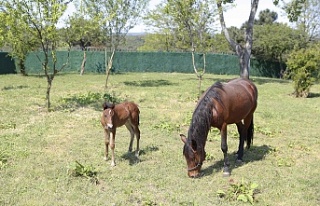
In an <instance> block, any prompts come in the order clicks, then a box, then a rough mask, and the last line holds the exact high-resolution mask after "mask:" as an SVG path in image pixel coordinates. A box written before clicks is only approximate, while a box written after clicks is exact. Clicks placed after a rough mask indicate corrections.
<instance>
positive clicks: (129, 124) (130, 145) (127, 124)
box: [125, 122, 134, 152]
mask: <svg viewBox="0 0 320 206" xmlns="http://www.w3.org/2000/svg"><path fill="white" fill-rule="evenodd" d="M125 125H126V127H127V129H128V130H129V132H130V144H129V149H128V152H132V145H133V139H134V130H133V127H132V126H131V123H130V122H128V123H126V124H125Z"/></svg>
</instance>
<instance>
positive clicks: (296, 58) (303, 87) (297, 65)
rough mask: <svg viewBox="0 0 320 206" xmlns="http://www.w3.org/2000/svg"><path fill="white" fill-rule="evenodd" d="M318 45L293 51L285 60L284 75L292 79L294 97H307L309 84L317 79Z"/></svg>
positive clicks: (319, 58)
mask: <svg viewBox="0 0 320 206" xmlns="http://www.w3.org/2000/svg"><path fill="white" fill-rule="evenodd" d="M319 46H320V45H318V46H316V47H313V48H307V49H301V50H298V51H294V52H292V53H291V54H290V56H289V58H288V60H287V66H288V68H287V71H286V77H287V78H290V79H292V81H293V84H294V90H295V91H294V95H295V96H296V97H308V95H309V91H310V88H311V86H312V85H313V84H314V83H315V82H316V81H317V80H318V79H319V74H320V54H319ZM317 47H318V48H317Z"/></svg>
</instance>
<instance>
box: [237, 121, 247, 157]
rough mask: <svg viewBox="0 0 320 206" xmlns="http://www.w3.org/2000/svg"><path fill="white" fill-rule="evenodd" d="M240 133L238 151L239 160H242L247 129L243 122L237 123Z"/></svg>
mask: <svg viewBox="0 0 320 206" xmlns="http://www.w3.org/2000/svg"><path fill="white" fill-rule="evenodd" d="M236 125H237V128H238V133H239V147H238V152H237V162H238V163H241V162H242V157H243V148H244V140H245V138H246V129H245V126H244V125H243V124H242V122H238V123H236Z"/></svg>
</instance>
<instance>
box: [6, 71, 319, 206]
mask: <svg viewBox="0 0 320 206" xmlns="http://www.w3.org/2000/svg"><path fill="white" fill-rule="evenodd" d="M233 77H234V76H218V75H211V74H206V75H205V77H204V82H203V84H202V85H203V90H205V89H206V88H207V87H208V86H210V85H211V84H213V83H214V82H215V81H217V80H221V81H224V80H227V79H231V78H233ZM104 81H105V77H104V76H103V75H94V74H86V75H84V76H79V75H76V74H70V75H59V76H57V77H56V79H55V80H54V82H53V88H52V93H51V94H52V99H51V101H52V107H53V112H47V110H46V108H45V99H44V98H45V91H46V80H45V78H42V77H37V76H29V77H22V76H19V75H3V76H0V105H1V109H0V142H1V143H0V185H1V187H0V194H1V195H0V205H242V204H243V205H246V204H249V203H245V202H243V201H241V200H238V201H237V200H236V199H230V198H221V196H220V197H219V192H221V191H230V187H231V186H230V185H233V187H234V185H236V186H237V185H239V187H240V186H241V185H250V184H254V185H258V188H257V191H258V193H256V194H255V195H254V202H253V203H254V204H255V205H319V204H320V196H319V194H320V187H319V185H320V173H319V171H320V164H319V161H320V155H319V145H320V138H319V129H318V128H319V126H318V125H320V101H319V98H320V86H319V85H315V86H314V87H312V89H311V93H312V98H308V99H296V98H294V97H293V96H291V95H290V94H291V93H292V91H293V87H292V85H291V83H290V82H288V81H284V80H276V79H268V78H255V77H253V81H254V82H255V83H256V85H257V87H258V90H259V99H258V108H257V111H256V113H255V117H254V118H255V119H254V120H255V138H254V141H253V146H252V148H251V149H250V150H246V151H245V154H244V162H245V164H244V165H242V166H239V167H235V166H234V164H233V162H232V174H231V176H230V177H229V178H223V177H222V172H221V167H222V165H223V155H222V152H221V150H220V137H219V133H218V131H217V130H216V129H212V131H211V132H210V133H209V136H208V143H207V145H206V152H207V161H205V162H204V165H203V168H202V173H203V175H202V177H201V178H198V179H190V178H188V177H187V172H186V162H185V160H184V157H183V155H182V146H183V144H182V142H181V140H180V137H179V133H185V134H186V133H187V130H188V126H189V122H190V118H191V114H192V112H193V110H194V108H195V105H196V102H197V95H198V88H197V85H198V81H197V79H196V76H195V75H193V74H176V73H172V74H164V73H128V74H118V75H113V76H111V78H110V84H109V90H108V91H105V90H104ZM106 93H107V94H108V95H107V96H108V97H109V98H114V99H113V100H115V101H116V100H117V101H124V100H130V101H135V102H136V103H137V104H138V105H139V107H140V110H141V118H140V128H141V146H140V147H141V152H140V159H141V161H140V162H139V163H136V162H135V161H133V160H134V153H132V154H128V153H127V147H128V144H129V133H128V131H127V130H126V129H125V128H120V129H119V130H118V132H117V139H116V152H115V154H116V161H117V166H116V167H113V168H112V167H110V160H109V161H107V162H105V161H104V160H103V153H104V144H103V142H104V140H103V130H102V127H101V125H100V122H99V119H100V115H101V110H102V107H101V105H102V102H103V98H104V97H106V96H104V95H105V94H106ZM228 135H229V139H228V145H229V154H230V159H231V161H233V160H235V157H234V155H233V152H234V151H236V150H237V145H238V138H237V133H236V128H235V126H233V125H230V126H229V127H228ZM75 164H76V165H77V164H78V165H81V167H79V166H78V167H75ZM75 168H76V169H78V170H79V171H80V173H79V174H80V175H70V174H74V173H73V172H74V170H75ZM79 168H80V169H79ZM79 171H78V172H79ZM92 172H93V173H92ZM88 174H95V176H94V177H95V178H96V179H95V180H97V181H94V182H93V181H91V180H90V178H82V177H83V176H85V177H86V176H90V175H88ZM230 183H233V184H230ZM237 183H241V184H237Z"/></svg>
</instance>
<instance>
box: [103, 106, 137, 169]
mask: <svg viewBox="0 0 320 206" xmlns="http://www.w3.org/2000/svg"><path fill="white" fill-rule="evenodd" d="M139 114H140V110H139V108H138V106H137V105H136V104H135V103H133V102H124V103H121V104H116V105H114V104H111V103H107V102H105V103H104V104H103V113H102V117H101V124H102V126H103V129H104V133H105V146H106V150H105V160H107V159H108V147H109V144H110V148H111V150H112V153H111V166H115V165H116V162H115V159H114V148H115V138H116V131H117V127H121V126H123V125H125V126H126V127H127V129H128V130H129V132H130V135H131V139H130V144H129V152H131V151H132V144H133V139H134V135H136V139H137V148H136V154H135V155H136V157H138V156H139V140H140V129H139Z"/></svg>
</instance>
